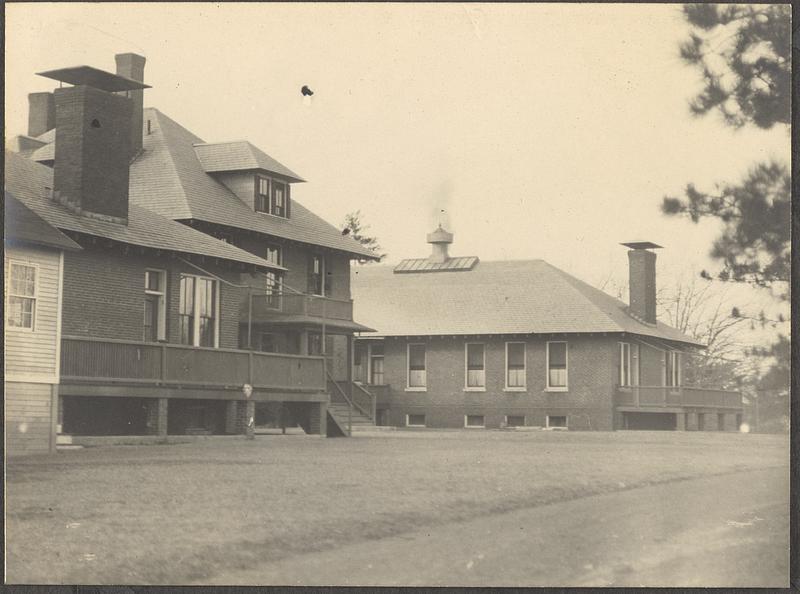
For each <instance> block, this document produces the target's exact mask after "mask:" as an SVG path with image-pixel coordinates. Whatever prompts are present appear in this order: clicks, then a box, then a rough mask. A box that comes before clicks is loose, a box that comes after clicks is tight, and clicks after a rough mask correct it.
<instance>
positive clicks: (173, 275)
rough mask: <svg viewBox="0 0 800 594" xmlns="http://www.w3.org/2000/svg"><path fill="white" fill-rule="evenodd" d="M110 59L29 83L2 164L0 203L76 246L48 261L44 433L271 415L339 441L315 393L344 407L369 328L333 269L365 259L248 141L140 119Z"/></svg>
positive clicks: (188, 426)
mask: <svg viewBox="0 0 800 594" xmlns="http://www.w3.org/2000/svg"><path fill="white" fill-rule="evenodd" d="M116 62H117V72H116V73H115V74H113V73H109V72H104V71H101V70H98V69H95V68H91V67H87V66H81V67H75V68H65V69H60V70H54V71H49V72H44V73H41V74H42V75H43V76H46V77H49V78H51V79H55V80H58V81H59V82H60V83H61V85H62V88H59V89H56V90H55V91H54V92H53V93H34V94H32V95H31V96H30V98H29V99H30V101H29V108H30V112H29V130H28V134H27V135H23V136H20V137H17V138H15V139H13V140H12V143H11V144H12V146H13V147H14V151H12V152H7V153H6V186H5V189H6V193H7V194H9V193H11V194H13V195H14V196H16V197H17V198H19V200H20V201H21V202H22V203H23V204H24V205H25V206H26V207H27V208H29V209H30V210H31V211H33V212H34V213H36V215H38V216H40V217H41V218H42V219H43V220H44V221H46V222H47V223H49V224H50V225H51V226H53V227H54V228H56V229H58V230H59V231H60V232H62V233H63V234H65V235H66V236H68V237H69V238H70V239H71V240H73V241H74V242H76V243H77V244H78V245H79V246H80V247H81V248H83V249H81V250H80V251H75V252H70V253H68V254H67V255H66V256H65V257H64V262H63V300H62V301H63V306H62V312H63V313H62V321H61V325H60V331H61V338H60V341H59V348H60V363H61V369H60V387H59V396H60V398H59V402H60V404H61V406H60V407H59V408H58V413H57V414H58V417H59V425H60V427H61V429H62V432H63V433H64V434H68V435H72V436H80V435H92V436H96V435H142V434H151V435H167V434H185V433H200V434H224V433H241V432H244V431H246V430H247V429H246V425H248V424H250V425H252V421H255V420H256V418H257V417H260V416H264V415H265V414H266V415H269V412H270V411H271V410H272V411H274V408H275V407H274V406H271V405H272V404H280V408H281V409H282V411H283V412H284V413H286V415H288V416H289V417H290V418H291V420H292V421H293V422H296V423H298V424H300V425H301V426H303V427H304V428H305V429H306V430H307V431H309V432H313V433H322V434H326V433H331V432H333V433H337V432H338V433H341V432H343V430H344V427H343V420H342V419H341V418H339V419H337V418H336V410H337V408H336V404H337V402H334V403H333V406H331V407H329V406H328V404H329V402H330V400H331V398H330V393H331V391H332V390H333V391H334V392H337V393H339V392H341V394H342V396H341V397H340V398H339V399H340V400H341V399H344V400H347V397H346V394H347V391H346V386H345V390H343V389H342V388H340V384H341V382H348V383H349V380H350V377H349V374H350V373H351V366H350V364H349V359H348V355H349V353H350V352H351V350H352V348H351V345H352V337H353V333H354V332H355V331H366V330H369V328H367V327H366V326H363V325H360V324H358V323H356V322H355V321H354V320H353V315H352V300H351V299H350V271H349V268H350V260H351V259H353V258H358V259H364V258H373V257H374V255H373V254H372V253H371V252H369V251H367V250H365V249H364V248H363V247H362V246H361V245H360V244H358V242H356V241H354V240H353V239H352V238H349V237H344V236H342V234H341V233H340V232H339V231H338V230H337V229H336V228H335V227H333V226H332V225H330V224H328V223H326V222H325V221H323V220H322V219H320V218H319V217H317V216H316V215H314V214H313V213H312V212H310V211H309V210H307V209H306V208H304V207H303V206H302V204H300V203H299V202H297V201H296V200H294V199H293V198H292V197H291V186H292V184H294V183H298V182H301V181H303V180H302V178H300V177H299V176H298V175H297V174H295V173H293V172H292V171H291V170H289V169H288V168H287V167H285V166H283V165H282V164H280V163H279V162H277V161H276V160H274V159H272V158H271V157H270V156H269V155H267V154H266V153H264V152H263V151H261V150H260V149H258V148H257V147H255V146H253V145H251V144H250V143H248V142H246V141H239V142H228V143H216V144H209V143H205V142H203V141H202V140H201V139H200V138H198V137H197V136H195V135H193V134H192V133H191V132H189V131H188V130H186V129H185V128H183V127H182V126H180V125H179V124H177V123H176V122H175V121H174V120H172V119H170V118H169V117H167V116H165V115H164V114H163V113H161V112H160V111H158V110H156V109H153V108H147V109H146V108H144V106H143V95H144V90H145V89H146V88H147V85H146V84H144V83H143V78H144V64H145V60H144V58H143V57H141V56H137V55H135V54H120V55H117V56H116ZM67 85H71V86H67ZM7 295H8V293H7ZM335 400H336V399H335ZM329 421H331V422H330V423H329Z"/></svg>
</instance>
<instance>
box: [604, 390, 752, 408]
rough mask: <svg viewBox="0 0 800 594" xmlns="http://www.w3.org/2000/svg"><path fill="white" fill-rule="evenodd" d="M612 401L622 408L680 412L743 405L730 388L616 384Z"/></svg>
mask: <svg viewBox="0 0 800 594" xmlns="http://www.w3.org/2000/svg"><path fill="white" fill-rule="evenodd" d="M614 404H615V406H616V407H617V409H618V410H625V411H643V412H646V411H652V412H657V411H663V412H681V411H683V410H685V409H686V408H692V409H694V408H709V409H726V410H731V411H733V410H740V409H741V408H742V395H741V393H740V392H734V391H731V390H717V389H713V388H697V387H691V386H617V388H616V393H615V395H614ZM670 409H672V410H670Z"/></svg>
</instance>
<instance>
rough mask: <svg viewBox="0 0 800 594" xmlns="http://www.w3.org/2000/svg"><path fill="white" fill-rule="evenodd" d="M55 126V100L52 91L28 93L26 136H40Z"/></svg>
mask: <svg viewBox="0 0 800 594" xmlns="http://www.w3.org/2000/svg"><path fill="white" fill-rule="evenodd" d="M55 127H56V102H55V97H53V93H48V92H45V93H30V94H29V95H28V136H33V137H36V136H41V135H42V134H44V133H45V132H48V131H50V130H52V129H53V128H55Z"/></svg>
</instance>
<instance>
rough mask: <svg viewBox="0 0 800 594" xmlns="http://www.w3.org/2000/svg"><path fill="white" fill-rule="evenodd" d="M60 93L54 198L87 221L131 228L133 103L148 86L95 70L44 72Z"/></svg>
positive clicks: (76, 68)
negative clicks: (133, 94)
mask: <svg viewBox="0 0 800 594" xmlns="http://www.w3.org/2000/svg"><path fill="white" fill-rule="evenodd" d="M37 74H39V76H44V77H46V78H51V79H54V80H57V81H59V82H61V83H62V84H63V83H68V84H70V85H74V86H71V87H62V88H58V89H56V90H55V92H54V93H53V95H54V96H55V104H56V141H55V163H54V166H53V196H52V197H53V199H54V200H56V201H58V202H59V203H61V204H63V205H64V206H66V207H67V208H69V209H70V210H72V211H73V212H76V213H78V214H80V215H82V216H86V217H90V218H97V219H102V220H105V221H112V222H115V223H121V224H127V222H128V180H129V170H130V143H131V115H132V113H133V105H132V103H133V102H132V101H131V99H129V98H128V97H126V96H125V95H120V94H119V92H120V91H126V92H127V91H132V90H140V89H143V88H146V87H147V86H148V85H145V84H144V83H140V82H135V81H132V80H130V79H128V78H122V77H120V76H117V75H116V74H112V73H110V72H105V71H103V70H98V69H97V68H92V67H91V66H75V67H72V68H60V69H58V70H50V71H48V72H39V73H37Z"/></svg>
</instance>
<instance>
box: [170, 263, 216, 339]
mask: <svg viewBox="0 0 800 594" xmlns="http://www.w3.org/2000/svg"><path fill="white" fill-rule="evenodd" d="M218 290H219V285H218V283H217V281H216V280H214V279H210V278H205V277H200V276H192V275H181V280H180V297H179V306H178V320H179V326H180V338H181V343H182V344H188V345H192V346H205V347H216V346H217V339H218V325H219V324H218V323H219V319H218V307H219V303H218V299H217V296H218Z"/></svg>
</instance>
